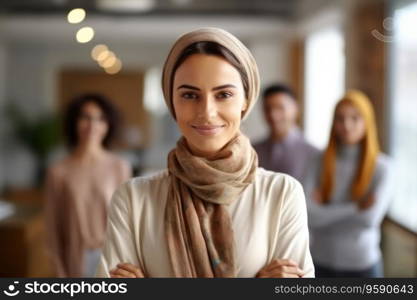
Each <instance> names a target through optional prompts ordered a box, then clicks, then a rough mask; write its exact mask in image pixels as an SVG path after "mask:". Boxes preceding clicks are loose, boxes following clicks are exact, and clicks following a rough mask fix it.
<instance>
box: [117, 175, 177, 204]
mask: <svg viewBox="0 0 417 300" xmlns="http://www.w3.org/2000/svg"><path fill="white" fill-rule="evenodd" d="M168 183H169V172H168V170H167V169H165V170H161V171H158V172H155V173H152V174H150V175H146V176H138V177H134V178H131V179H129V180H128V181H126V182H125V183H123V184H122V185H121V186H120V187H119V188H118V189H117V190H116V192H115V193H114V195H113V201H114V202H118V201H124V202H128V203H129V205H143V204H144V203H145V202H146V203H157V202H158V201H163V200H164V198H166V197H161V195H162V193H164V192H166V191H167V187H168ZM146 200H151V201H146Z"/></svg>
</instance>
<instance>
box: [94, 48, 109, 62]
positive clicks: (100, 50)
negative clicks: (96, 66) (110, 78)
mask: <svg viewBox="0 0 417 300" xmlns="http://www.w3.org/2000/svg"><path fill="white" fill-rule="evenodd" d="M105 51H108V48H107V46H106V45H103V44H99V45H96V46H95V47H94V48H93V49H92V50H91V57H92V58H93V59H94V60H99V57H100V55H101V54H102V53H103V52H105Z"/></svg>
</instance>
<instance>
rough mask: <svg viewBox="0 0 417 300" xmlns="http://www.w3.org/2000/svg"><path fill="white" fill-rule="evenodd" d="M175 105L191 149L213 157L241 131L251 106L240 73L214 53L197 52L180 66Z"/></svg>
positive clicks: (199, 153) (174, 87)
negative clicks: (245, 114) (245, 112)
mask: <svg viewBox="0 0 417 300" xmlns="http://www.w3.org/2000/svg"><path fill="white" fill-rule="evenodd" d="M173 105H174V110H175V116H176V120H177V123H178V126H179V128H180V130H181V133H182V134H183V136H184V137H185V139H186V141H187V144H188V146H189V147H190V149H191V151H192V152H193V153H194V154H195V155H198V156H203V157H209V156H211V155H213V154H215V153H216V152H217V151H219V150H220V149H221V148H222V147H223V146H225V145H226V144H227V143H228V142H229V141H230V140H231V139H232V138H233V137H234V136H235V135H236V134H237V133H238V131H239V127H240V121H241V117H242V112H243V111H244V110H245V109H246V108H247V102H246V99H245V92H244V88H243V84H242V79H241V76H240V74H239V72H238V71H237V70H236V69H235V68H234V67H233V66H232V65H231V64H229V63H228V62H227V61H226V60H224V59H222V58H221V57H218V56H214V55H205V54H194V55H192V56H190V57H189V58H187V59H186V60H185V61H184V62H183V63H182V64H181V65H180V67H179V68H178V69H177V71H176V73H175V76H174V84H173Z"/></svg>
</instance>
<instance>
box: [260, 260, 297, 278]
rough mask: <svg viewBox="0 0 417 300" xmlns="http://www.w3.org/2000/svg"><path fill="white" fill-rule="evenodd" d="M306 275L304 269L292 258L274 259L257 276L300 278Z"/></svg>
mask: <svg viewBox="0 0 417 300" xmlns="http://www.w3.org/2000/svg"><path fill="white" fill-rule="evenodd" d="M302 276H304V272H303V270H301V269H300V268H299V267H298V264H297V263H296V262H295V261H293V260H291V259H274V260H273V261H272V262H271V263H269V264H268V265H267V266H265V267H264V268H262V269H261V270H260V271H259V273H258V275H257V277H269V278H271V277H274V278H299V277H302Z"/></svg>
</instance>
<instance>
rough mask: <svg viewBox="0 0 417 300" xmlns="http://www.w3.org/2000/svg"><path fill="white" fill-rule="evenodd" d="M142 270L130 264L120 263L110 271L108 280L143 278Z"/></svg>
mask: <svg viewBox="0 0 417 300" xmlns="http://www.w3.org/2000/svg"><path fill="white" fill-rule="evenodd" d="M144 277H145V276H144V275H143V272H142V270H141V269H140V268H139V267H137V266H135V265H132V264H130V263H120V264H118V265H117V268H114V269H112V270H110V278H144Z"/></svg>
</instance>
